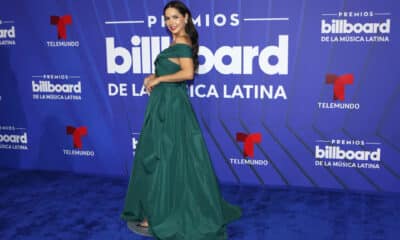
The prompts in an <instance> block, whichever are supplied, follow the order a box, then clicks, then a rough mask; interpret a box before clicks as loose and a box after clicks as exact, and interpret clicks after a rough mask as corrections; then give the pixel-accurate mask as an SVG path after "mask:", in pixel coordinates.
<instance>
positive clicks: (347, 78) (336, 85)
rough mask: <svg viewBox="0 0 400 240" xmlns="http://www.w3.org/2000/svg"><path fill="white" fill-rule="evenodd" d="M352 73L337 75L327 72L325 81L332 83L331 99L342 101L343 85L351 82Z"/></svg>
mask: <svg viewBox="0 0 400 240" xmlns="http://www.w3.org/2000/svg"><path fill="white" fill-rule="evenodd" d="M353 82H354V76H353V74H350V73H349V74H344V75H341V76H337V75H335V74H327V75H326V79H325V83H327V84H333V100H340V101H344V86H345V85H347V84H353Z"/></svg>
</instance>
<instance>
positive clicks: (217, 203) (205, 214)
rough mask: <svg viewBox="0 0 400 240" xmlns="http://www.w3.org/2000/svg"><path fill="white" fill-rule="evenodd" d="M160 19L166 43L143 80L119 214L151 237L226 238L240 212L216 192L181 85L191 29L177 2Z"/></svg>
mask: <svg viewBox="0 0 400 240" xmlns="http://www.w3.org/2000/svg"><path fill="white" fill-rule="evenodd" d="M164 19H165V23H166V26H167V28H168V30H169V31H170V32H171V34H172V39H173V41H172V44H171V46H170V47H168V48H167V49H165V50H164V51H162V52H161V53H160V54H159V56H158V57H157V59H156V61H155V66H156V71H155V74H154V75H150V76H148V77H146V78H145V80H144V86H145V88H146V90H147V91H148V92H149V93H150V97H149V102H148V105H147V109H146V113H145V120H144V125H143V128H142V131H141V135H140V138H139V143H138V146H137V148H136V155H135V162H134V166H133V171H132V175H131V178H130V182H129V187H128V193H127V196H126V199H125V209H124V211H123V213H122V218H123V219H124V220H126V221H129V222H135V221H140V224H139V225H140V226H141V227H142V228H147V229H148V232H150V233H151V234H152V235H153V236H154V237H156V238H157V239H168V240H172V239H188V240H196V239H204V240H213V239H226V231H225V226H226V224H227V223H228V222H230V221H232V220H234V219H237V218H239V217H240V215H241V210H240V209H239V208H238V207H235V206H232V205H230V204H228V203H226V202H225V201H224V200H223V199H222V197H221V194H220V191H219V188H218V183H217V179H216V177H215V174H214V170H213V168H212V165H211V161H210V158H209V155H208V152H207V149H206V145H205V143H204V140H203V137H202V135H201V129H200V127H199V124H198V121H197V119H196V116H195V114H194V111H193V109H192V106H191V104H190V101H189V97H188V94H187V88H186V84H185V82H186V81H188V80H191V79H193V77H194V73H195V71H196V69H197V67H198V65H199V62H198V49H199V44H198V35H197V31H196V29H195V27H194V24H193V22H192V16H191V13H190V11H189V9H188V8H187V7H186V6H185V5H184V4H183V3H181V2H179V1H171V2H169V3H168V4H167V5H166V6H165V8H164Z"/></svg>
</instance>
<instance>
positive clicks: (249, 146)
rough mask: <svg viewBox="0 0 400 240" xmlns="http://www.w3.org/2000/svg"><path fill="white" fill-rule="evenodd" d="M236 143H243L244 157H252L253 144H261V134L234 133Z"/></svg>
mask: <svg viewBox="0 0 400 240" xmlns="http://www.w3.org/2000/svg"><path fill="white" fill-rule="evenodd" d="M236 141H238V142H244V150H243V156H244V157H251V158H253V157H254V144H256V143H260V142H261V133H251V134H246V133H241V132H239V133H236Z"/></svg>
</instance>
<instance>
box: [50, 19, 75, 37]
mask: <svg viewBox="0 0 400 240" xmlns="http://www.w3.org/2000/svg"><path fill="white" fill-rule="evenodd" d="M50 24H51V25H56V26H57V37H58V39H64V40H66V39H67V27H66V26H67V25H70V24H72V17H71V15H64V16H50Z"/></svg>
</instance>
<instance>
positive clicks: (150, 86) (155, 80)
mask: <svg viewBox="0 0 400 240" xmlns="http://www.w3.org/2000/svg"><path fill="white" fill-rule="evenodd" d="M159 83H160V80H159V78H157V77H155V78H151V79H149V80H148V81H147V83H146V85H145V87H146V91H147V92H148V93H150V92H151V91H152V90H153V88H154V87H155V86H157V85H158V84H159Z"/></svg>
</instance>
